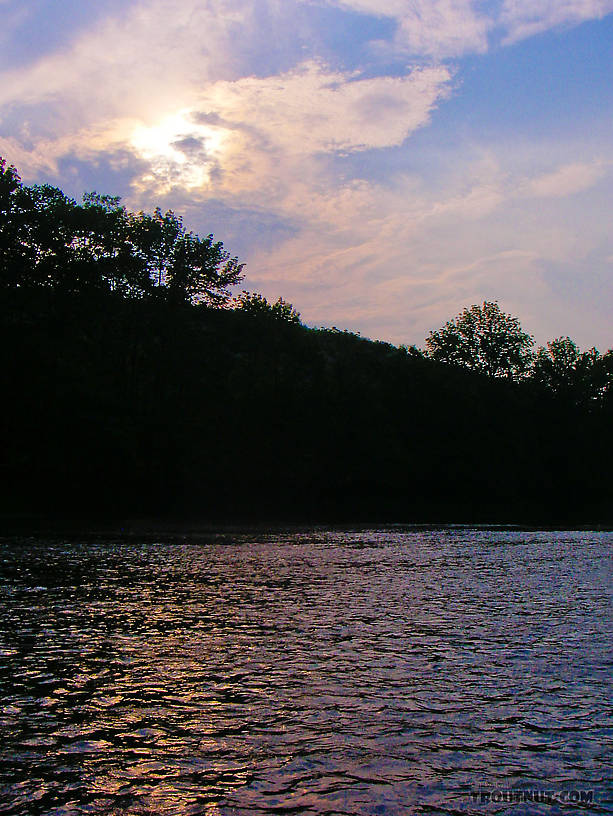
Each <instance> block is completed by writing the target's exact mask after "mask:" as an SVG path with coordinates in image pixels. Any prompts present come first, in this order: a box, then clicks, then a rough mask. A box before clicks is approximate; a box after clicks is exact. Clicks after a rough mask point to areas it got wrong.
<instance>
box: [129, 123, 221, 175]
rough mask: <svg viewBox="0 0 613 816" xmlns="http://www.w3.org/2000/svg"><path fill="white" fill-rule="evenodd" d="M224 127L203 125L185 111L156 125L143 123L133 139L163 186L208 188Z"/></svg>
mask: <svg viewBox="0 0 613 816" xmlns="http://www.w3.org/2000/svg"><path fill="white" fill-rule="evenodd" d="M225 133H226V131H225V130H224V128H220V127H217V126H212V125H208V124H201V123H199V122H197V121H195V120H194V118H193V116H192V115H191V111H190V110H188V109H185V110H181V111H179V112H178V113H175V114H173V115H171V116H167V117H165V118H164V119H162V120H161V121H160V122H158V123H157V124H155V125H152V126H144V125H141V126H139V127H137V128H136V129H135V130H134V131H133V132H132V136H131V139H130V142H131V145H132V147H133V148H134V149H135V150H136V152H137V153H138V155H139V156H140V157H141V158H143V159H145V160H147V161H148V162H149V163H150V165H151V171H152V176H151V178H152V179H155V181H156V182H157V183H158V184H161V185H162V186H163V187H167V188H169V187H172V186H174V185H179V186H181V187H185V188H188V189H192V188H194V187H205V186H207V185H208V184H209V182H210V178H211V169H212V166H213V165H215V164H216V163H218V161H219V157H220V155H221V153H222V151H223V144H224V141H225V137H224V134H225Z"/></svg>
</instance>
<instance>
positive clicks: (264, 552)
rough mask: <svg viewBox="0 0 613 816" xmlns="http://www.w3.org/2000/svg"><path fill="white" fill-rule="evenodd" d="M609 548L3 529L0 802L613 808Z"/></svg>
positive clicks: (512, 540)
mask: <svg viewBox="0 0 613 816" xmlns="http://www.w3.org/2000/svg"><path fill="white" fill-rule="evenodd" d="M612 543H613V534H611V533H583V532H577V533H573V532H568V533H549V532H547V533H544V532H541V533H533V532H529V533H528V532H518V531H516V532H509V531H485V530H481V531H479V530H470V529H456V530H446V531H441V530H438V531H432V530H429V531H423V530H422V531H419V530H400V529H398V530H387V531H386V530H381V531H373V530H367V531H358V532H342V531H315V532H309V533H301V534H296V533H290V534H275V535H272V534H270V535H261V534H258V535H248V534H242V535H235V536H232V535H226V536H219V537H217V538H213V537H208V538H207V537H200V538H191V539H189V538H187V539H185V540H176V539H175V540H166V541H165V540H159V541H153V540H149V541H127V540H89V541H86V540H84V541H58V540H52V541H40V540H39V541H36V540H20V541H16V540H8V539H5V540H3V541H2V542H1V543H0V562H1V569H0V611H1V614H2V636H1V638H0V657H1V658H2V661H1V668H0V695H1V697H2V701H3V709H2V714H1V721H0V740H1V747H0V779H1V787H0V813H3V814H24V816H25V814H27V816H36V814H46V816H51V815H52V814H53V816H60V815H61V816H72V814H83V813H87V814H88V813H91V814H142V815H144V814H156V815H157V814H173V816H174V815H175V814H176V815H177V816H179V815H181V816H183V814H202V815H203V816H204V815H205V814H206V816H226V815H227V816H229V815H230V814H269V813H277V814H299V813H307V814H311V813H312V814H317V813H324V814H420V813H428V814H458V813H467V814H469V813H470V814H476V813H479V814H484V813H498V812H503V813H505V814H515V813H522V814H523V813H525V814H528V813H547V814H555V813H566V812H568V810H569V809H570V810H573V807H572V806H570V805H563V804H562V803H559V802H558V803H555V802H554V803H553V804H552V803H549V804H541V803H539V804H535V803H531V804H519V803H515V804H508V803H502V804H492V803H488V802H487V801H482V800H481V799H479V798H478V796H479V791H480V790H481V791H482V792H487V791H490V792H491V791H492V789H502V790H504V791H507V790H509V789H522V790H548V791H556V792H559V791H566V792H570V791H579V792H580V791H588V792H589V791H593V797H594V801H593V802H592V803H591V804H587V805H584V806H583V812H590V813H613V795H612V790H611V780H612V779H613V751H612V750H611V749H612V747H613V706H612V702H613V700H612V694H611V690H612V678H613V657H612V643H613V637H612V634H613V633H612V616H611V586H612V559H611V554H612V549H611V544H612ZM473 794H474V795H473ZM499 795H502V794H495V796H499ZM504 795H505V796H506V795H507V794H506V793H505V794H504ZM562 795H563V796H568V795H569V794H568V793H566V794H562ZM579 809H581V808H580V806H579Z"/></svg>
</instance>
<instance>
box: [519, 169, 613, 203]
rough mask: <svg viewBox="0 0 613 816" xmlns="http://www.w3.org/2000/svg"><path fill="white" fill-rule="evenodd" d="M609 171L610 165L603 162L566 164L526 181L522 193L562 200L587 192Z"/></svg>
mask: <svg viewBox="0 0 613 816" xmlns="http://www.w3.org/2000/svg"><path fill="white" fill-rule="evenodd" d="M610 169H611V163H610V162H605V161H593V162H590V163H587V164H586V163H579V162H577V163H574V164H566V165H564V166H563V167H558V168H556V169H555V170H553V171H551V172H548V173H543V174H542V175H539V176H537V177H536V178H533V179H529V180H527V181H526V182H525V184H524V186H523V192H524V193H525V194H526V195H532V196H535V197H539V198H550V197H554V198H564V197H566V196H571V195H575V194H576V193H581V192H583V191H584V190H589V189H590V187H593V186H594V184H596V183H597V182H598V181H600V180H601V179H602V178H603V177H604V176H605V175H606V174H607V172H608V171H609V170H610Z"/></svg>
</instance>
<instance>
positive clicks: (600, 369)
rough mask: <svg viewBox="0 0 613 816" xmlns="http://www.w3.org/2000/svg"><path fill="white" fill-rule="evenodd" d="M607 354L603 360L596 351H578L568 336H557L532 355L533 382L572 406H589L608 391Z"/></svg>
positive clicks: (609, 378)
mask: <svg viewBox="0 0 613 816" xmlns="http://www.w3.org/2000/svg"><path fill="white" fill-rule="evenodd" d="M610 359H611V352H608V353H607V354H606V355H605V356H604V357H603V356H602V355H601V354H600V352H599V351H598V349H597V348H591V349H588V350H587V351H583V352H582V351H581V350H580V349H579V347H578V346H577V344H576V343H575V342H574V341H573V340H571V339H570V337H557V338H556V339H555V340H551V341H550V342H549V343H547V347H543V346H541V347H540V348H539V349H538V350H537V352H536V359H535V362H534V369H533V372H532V377H533V379H534V381H535V382H537V383H539V384H540V385H542V386H544V387H545V388H547V389H548V390H549V391H552V392H553V393H554V394H556V395H557V396H559V397H563V398H566V399H569V400H571V401H572V402H574V403H575V404H576V405H585V406H589V405H593V404H594V403H595V402H598V401H600V400H601V399H602V398H603V397H604V395H605V393H606V392H607V391H608V390H609V388H610V386H611V382H612V377H611V370H610V369H611V365H610Z"/></svg>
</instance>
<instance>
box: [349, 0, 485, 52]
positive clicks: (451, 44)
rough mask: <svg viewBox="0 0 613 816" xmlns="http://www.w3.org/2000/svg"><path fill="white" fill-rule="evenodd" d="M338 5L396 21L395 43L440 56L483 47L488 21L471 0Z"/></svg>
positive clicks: (372, 0) (359, 0)
mask: <svg viewBox="0 0 613 816" xmlns="http://www.w3.org/2000/svg"><path fill="white" fill-rule="evenodd" d="M336 4H337V5H339V6H341V7H342V8H347V9H351V10H352V11H357V12H361V13H363V14H370V15H376V16H379V17H390V18H393V19H395V20H396V21H397V24H398V27H397V31H396V36H395V43H394V44H395V47H396V48H398V49H400V50H402V51H407V52H409V53H411V54H413V55H415V56H417V55H419V56H427V57H434V58H436V59H443V58H446V57H457V56H460V55H462V54H466V53H482V52H484V51H486V50H487V32H488V29H489V28H490V26H491V25H492V22H491V20H489V19H488V18H487V17H485V16H484V15H482V14H480V13H479V12H478V11H477V10H476V6H477V3H476V2H475V0H336Z"/></svg>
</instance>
